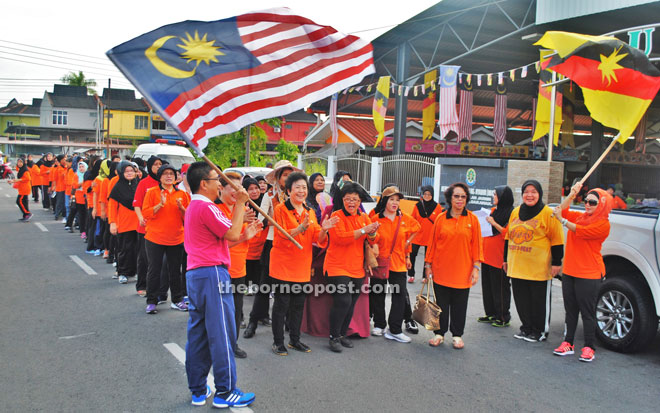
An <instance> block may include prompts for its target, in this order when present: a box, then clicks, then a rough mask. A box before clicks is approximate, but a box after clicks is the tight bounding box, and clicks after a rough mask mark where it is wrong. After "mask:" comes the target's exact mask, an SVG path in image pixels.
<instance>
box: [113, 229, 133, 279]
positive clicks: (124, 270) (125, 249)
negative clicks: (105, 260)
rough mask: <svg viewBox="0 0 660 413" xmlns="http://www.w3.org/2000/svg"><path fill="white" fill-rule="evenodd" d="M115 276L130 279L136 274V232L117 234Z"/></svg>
mask: <svg viewBox="0 0 660 413" xmlns="http://www.w3.org/2000/svg"><path fill="white" fill-rule="evenodd" d="M117 245H118V248H117V249H118V251H117V274H119V275H124V276H126V277H132V276H134V275H135V273H136V272H137V231H126V232H120V233H118V234H117Z"/></svg>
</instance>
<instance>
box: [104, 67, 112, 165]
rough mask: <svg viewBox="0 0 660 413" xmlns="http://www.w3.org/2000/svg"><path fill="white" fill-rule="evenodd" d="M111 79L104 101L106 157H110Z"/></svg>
mask: <svg viewBox="0 0 660 413" xmlns="http://www.w3.org/2000/svg"><path fill="white" fill-rule="evenodd" d="M110 82H111V79H108V101H107V102H106V103H105V105H106V107H107V108H108V130H107V131H106V132H105V152H106V154H107V157H108V159H110V158H111V154H110V85H111V83H110Z"/></svg>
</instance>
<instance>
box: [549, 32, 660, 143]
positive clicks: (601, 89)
mask: <svg viewBox="0 0 660 413" xmlns="http://www.w3.org/2000/svg"><path fill="white" fill-rule="evenodd" d="M536 44H537V45H540V46H543V47H547V48H550V49H555V50H556V51H557V53H558V55H559V56H557V57H554V58H553V59H551V60H550V62H547V66H548V67H551V68H552V70H554V71H555V72H557V73H561V74H562V75H564V76H567V77H569V78H571V79H572V80H573V81H574V82H575V83H577V84H578V85H579V86H580V87H581V88H582V94H583V95H584V104H585V106H586V107H587V109H589V112H590V113H591V117H592V118H593V119H595V120H596V121H598V122H600V123H602V124H603V125H605V126H609V127H611V128H614V129H617V130H619V138H618V141H619V142H620V143H623V142H625V141H626V139H628V137H629V136H630V135H632V133H633V131H634V130H635V127H636V126H637V124H638V123H639V121H640V119H641V118H642V116H643V115H644V113H646V109H647V108H648V107H649V105H650V104H651V101H652V100H653V98H655V96H656V94H657V93H658V89H660V70H658V69H657V68H656V67H655V66H653V65H652V64H651V62H650V61H649V59H648V58H647V57H646V55H645V54H644V52H642V51H641V50H638V49H635V48H633V47H631V46H629V45H627V44H626V43H624V42H622V41H621V40H618V39H616V38H614V37H605V36H587V35H582V34H576V33H567V32H553V31H550V32H547V33H546V34H545V35H543V37H542V38H541V40H539V41H538V42H537V43H536Z"/></svg>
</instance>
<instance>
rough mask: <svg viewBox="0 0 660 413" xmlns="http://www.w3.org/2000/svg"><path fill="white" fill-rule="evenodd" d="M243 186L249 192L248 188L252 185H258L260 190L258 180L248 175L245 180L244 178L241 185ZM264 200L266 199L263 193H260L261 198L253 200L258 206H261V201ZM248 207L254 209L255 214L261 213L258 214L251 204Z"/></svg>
mask: <svg viewBox="0 0 660 413" xmlns="http://www.w3.org/2000/svg"><path fill="white" fill-rule="evenodd" d="M241 185H243V188H245V190H246V191H247V190H248V188H249V187H250V185H256V186H257V188H259V182H258V181H257V180H256V179H254V178H253V177H251V176H249V175H246V176H245V178H243V182H242V183H241ZM263 199H264V194H262V193H261V191H259V198H257V199H253V201H254V203H255V204H257V205H261V201H262V200H263ZM248 206H249V207H250V208H252V209H253V210H254V212H255V213H257V214H258V213H259V212H258V211H257V210H256V209H255V208H254V207H253V206H252V204H251V203H249V202H248Z"/></svg>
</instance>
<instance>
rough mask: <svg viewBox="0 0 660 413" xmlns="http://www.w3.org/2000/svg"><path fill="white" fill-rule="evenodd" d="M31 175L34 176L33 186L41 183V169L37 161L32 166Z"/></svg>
mask: <svg viewBox="0 0 660 413" xmlns="http://www.w3.org/2000/svg"><path fill="white" fill-rule="evenodd" d="M30 176H31V177H32V186H39V185H41V171H40V170H39V167H38V166H37V164H36V163H35V164H34V165H32V168H30Z"/></svg>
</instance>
